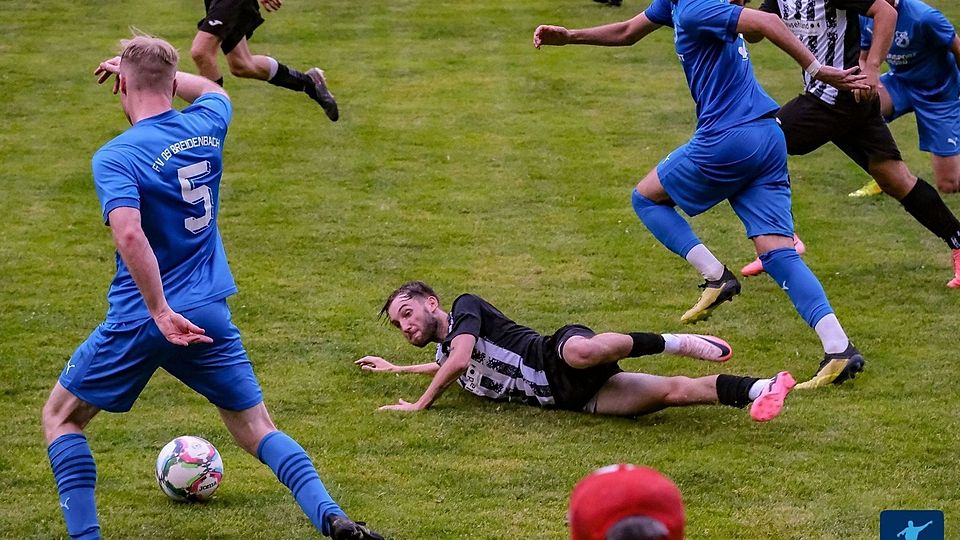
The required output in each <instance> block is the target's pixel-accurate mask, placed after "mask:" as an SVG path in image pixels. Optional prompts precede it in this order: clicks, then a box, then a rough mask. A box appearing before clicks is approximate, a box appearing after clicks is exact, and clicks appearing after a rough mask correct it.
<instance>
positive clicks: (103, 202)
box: [93, 148, 140, 225]
mask: <svg viewBox="0 0 960 540" xmlns="http://www.w3.org/2000/svg"><path fill="white" fill-rule="evenodd" d="M93 185H94V187H95V188H96V190H97V198H98V199H100V208H101V209H102V210H103V222H104V223H105V224H108V225H109V223H110V220H109V219H108V217H107V216H109V215H110V212H111V211H113V210H114V209H115V208H120V207H129V208H137V209H139V208H140V188H139V184H138V183H137V179H136V176H135V175H134V173H133V168H132V167H130V165H129V164H128V163H127V162H126V160H125V159H124V158H123V155H122V154H121V153H120V152H119V151H117V150H115V149H108V148H107V149H105V148H101V149H100V150H99V151H98V152H97V153H96V154H94V155H93Z"/></svg>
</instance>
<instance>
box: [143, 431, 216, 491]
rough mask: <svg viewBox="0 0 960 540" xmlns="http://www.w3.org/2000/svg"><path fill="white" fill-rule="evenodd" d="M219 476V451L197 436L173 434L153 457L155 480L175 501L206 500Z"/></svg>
mask: <svg viewBox="0 0 960 540" xmlns="http://www.w3.org/2000/svg"><path fill="white" fill-rule="evenodd" d="M222 479H223V460H222V459H220V452H217V449H216V448H215V447H214V446H213V445H212V444H210V443H209V442H208V441H206V440H204V439H201V438H200V437H191V436H190V435H184V436H182V437H177V438H176V439H174V440H172V441H170V442H169V443H167V445H166V446H164V447H163V450H161V451H160V455H159V456H157V483H158V484H160V489H161V490H163V492H164V493H165V494H166V495H167V497H170V498H171V499H173V500H175V501H180V502H187V501H206V500H207V499H209V498H210V497H212V496H213V492H215V491H216V490H217V488H218V487H220V481H221V480H222Z"/></svg>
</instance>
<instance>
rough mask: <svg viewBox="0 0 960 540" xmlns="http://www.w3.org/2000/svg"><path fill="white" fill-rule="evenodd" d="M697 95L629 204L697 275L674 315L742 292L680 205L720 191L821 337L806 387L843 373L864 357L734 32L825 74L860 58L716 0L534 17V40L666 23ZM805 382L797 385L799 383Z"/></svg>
mask: <svg viewBox="0 0 960 540" xmlns="http://www.w3.org/2000/svg"><path fill="white" fill-rule="evenodd" d="M663 26H669V27H672V28H673V31H674V46H675V49H676V53H677V56H678V58H679V59H680V64H681V66H682V67H683V71H684V74H685V75H686V78H687V83H688V85H689V86H690V92H691V94H692V95H693V99H694V101H695V102H696V104H697V130H696V132H695V133H694V134H693V137H692V138H691V139H690V141H689V142H688V143H687V144H685V145H683V146H681V147H680V148H677V149H676V150H674V151H673V152H671V153H670V155H668V156H667V157H666V158H664V159H663V160H662V161H661V162H660V163H659V164H658V165H657V167H656V168H655V169H653V170H652V171H650V172H649V173H648V174H647V176H646V177H644V178H643V179H642V180H641V181H640V182H639V183H638V184H637V186H636V189H635V190H634V191H633V200H632V202H633V208H634V210H635V211H636V213H637V216H638V217H639V218H640V220H641V221H642V222H643V224H644V225H645V226H646V227H647V229H649V230H650V232H651V233H652V234H653V236H654V237H655V238H656V239H657V240H659V241H660V243H661V244H663V245H664V246H665V247H666V248H667V249H669V250H670V251H672V252H674V253H676V254H677V255H679V256H680V257H683V258H684V259H686V261H687V262H688V263H690V265H691V266H693V267H694V268H696V269H697V270H698V271H699V272H700V274H701V275H702V276H703V278H704V280H705V282H704V284H703V285H701V288H702V289H703V292H702V293H701V295H700V299H699V300H698V301H697V303H696V304H695V305H694V306H693V307H692V308H690V309H689V310H687V312H686V313H684V314H683V316H682V317H681V318H680V320H681V321H683V322H689V323H695V322H697V321H701V320H704V319H706V318H707V317H709V316H710V314H711V312H712V311H713V310H714V309H715V308H716V307H717V306H719V305H720V304H721V303H723V302H725V301H727V300H730V299H732V298H733V297H734V296H735V295H737V294H739V293H740V283H739V282H738V281H737V278H736V277H735V276H734V275H733V273H732V272H730V270H728V269H727V268H726V267H725V266H724V265H723V263H721V262H720V261H719V260H718V259H717V257H716V256H714V254H713V253H711V252H710V250H709V249H707V247H706V246H704V244H703V243H702V242H701V241H700V239H699V238H697V236H696V235H695V234H694V232H693V230H692V229H691V228H690V224H689V223H687V221H685V220H684V219H683V218H682V217H680V215H679V214H678V213H677V211H676V210H675V209H674V207H675V206H679V207H680V208H681V209H682V210H683V211H684V212H686V214H687V215H690V216H695V215H697V214H700V213H703V212H705V211H707V210H709V209H710V208H712V207H714V206H715V205H717V204H718V203H720V202H721V201H724V200H728V201H729V202H730V206H731V207H732V208H733V211H734V212H735V213H736V214H737V217H739V218H740V220H741V221H742V222H743V224H744V227H745V228H746V232H747V237H749V238H750V239H751V240H753V243H754V246H755V248H756V252H757V255H759V256H760V258H761V259H763V261H764V264H765V265H766V266H767V271H768V272H769V273H770V276H771V277H772V278H773V279H774V281H776V283H777V285H779V286H780V288H781V289H783V290H784V292H786V293H787V296H788V297H789V298H790V300H791V302H793V305H794V307H795V308H796V309H797V312H798V313H799V314H800V316H801V317H803V320H804V321H806V322H807V324H809V325H810V326H811V327H812V328H813V329H814V331H815V332H816V333H817V336H818V337H819V338H820V341H821V343H822V344H823V351H824V357H823V360H822V361H821V363H820V367H819V369H818V371H817V374H816V376H815V377H814V379H812V380H811V381H809V382H808V383H804V385H806V386H807V387H812V386H813V387H815V386H823V385H826V384H830V383H834V384H840V383H842V382H843V381H845V380H847V379H849V378H852V377H853V376H855V375H856V374H857V373H858V372H860V371H862V370H863V365H864V359H863V356H861V355H860V353H859V351H857V349H856V348H855V347H854V346H853V344H851V343H850V340H849V339H847V335H846V333H845V332H844V331H843V328H842V327H841V326H840V322H839V321H838V320H837V317H836V315H834V313H833V308H832V307H831V306H830V303H829V302H828V301H827V295H826V293H825V292H824V290H823V286H821V285H820V281H819V280H817V277H816V276H814V275H813V272H811V271H810V269H809V268H807V265H806V264H804V262H803V261H802V260H801V259H800V256H799V255H798V254H797V250H796V248H795V246H794V230H793V215H792V211H791V207H790V205H791V201H790V197H791V195H790V179H789V175H788V173H787V148H786V144H785V143H784V140H783V132H782V131H781V130H780V128H779V127H778V126H777V123H776V120H775V119H774V116H775V114H776V111H777V109H778V107H777V104H776V102H774V101H773V99H771V98H770V97H769V96H768V95H767V94H766V92H764V90H763V88H761V87H760V84H759V83H758V82H757V80H756V77H755V76H754V74H753V67H752V65H751V63H750V53H749V51H748V50H747V45H746V42H745V41H744V40H743V38H742V37H741V35H740V34H741V33H757V34H760V35H763V36H766V37H767V38H768V39H770V40H771V41H773V42H774V43H775V44H776V45H777V46H778V47H780V48H781V49H782V50H783V51H785V52H786V53H787V54H789V55H790V56H791V57H792V58H793V59H794V60H795V61H796V62H797V63H798V64H800V65H801V66H804V67H805V68H806V69H807V70H808V71H809V72H810V73H811V76H812V77H813V78H814V79H815V80H817V81H822V82H823V83H829V84H832V85H836V86H839V87H843V88H850V89H854V88H867V87H866V86H865V85H863V84H862V83H861V82H860V81H861V79H862V78H863V76H860V75H854V74H853V72H854V71H855V70H856V68H853V69H848V70H845V71H844V70H840V69H838V68H836V67H831V66H823V67H820V66H819V63H818V62H817V60H816V58H815V57H814V55H813V54H812V53H811V52H810V51H809V50H807V49H806V48H805V47H804V46H803V44H802V43H800V41H798V40H797V38H796V37H795V36H794V35H793V34H791V33H790V31H789V30H788V29H787V27H786V26H785V25H784V24H783V22H782V21H781V20H780V19H779V18H778V17H776V16H774V15H770V14H767V13H762V12H759V11H756V10H744V9H743V8H742V7H741V6H737V5H731V4H730V3H728V2H725V1H722V0H721V1H718V0H654V1H653V3H652V4H651V5H650V7H648V8H647V9H646V11H644V12H642V13H640V14H639V15H637V16H635V17H634V18H632V19H630V20H627V21H623V22H619V23H614V24H608V25H605V26H599V27H596V28H587V29H580V30H569V29H567V28H564V27H561V26H540V27H538V28H537V29H536V31H535V32H534V37H533V43H534V46H536V47H540V46H541V45H566V44H585V45H606V46H623V45H633V44H635V43H637V42H638V41H639V40H641V39H642V38H643V37H644V36H646V35H648V34H650V33H651V32H653V31H655V30H657V29H659V28H661V27H663ZM801 386H802V385H801Z"/></svg>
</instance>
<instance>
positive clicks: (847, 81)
mask: <svg viewBox="0 0 960 540" xmlns="http://www.w3.org/2000/svg"><path fill="white" fill-rule="evenodd" d="M859 71H860V68H859V67H852V68H850V69H837V68H835V67H830V66H823V67H821V68H820V71H818V72H817V75H816V76H815V77H814V79H816V80H818V81H821V82H825V83H827V84H829V85H830V86H832V87H834V88H836V89H838V90H869V89H870V86H869V84H867V80H866V79H867V76H866V75H864V74H863V73H859Z"/></svg>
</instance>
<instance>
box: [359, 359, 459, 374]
mask: <svg viewBox="0 0 960 540" xmlns="http://www.w3.org/2000/svg"><path fill="white" fill-rule="evenodd" d="M354 364H355V365H357V366H358V367H359V368H360V369H362V370H363V371H372V372H374V373H419V374H421V375H433V374H435V373H436V372H437V370H439V369H440V366H439V365H438V364H437V363H436V362H427V363H426V364H412V365H406V366H404V365H396V364H393V363H391V362H390V361H388V360H385V359H383V358H381V357H379V356H364V357H363V358H361V359H359V360H357V361H355V362H354Z"/></svg>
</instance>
